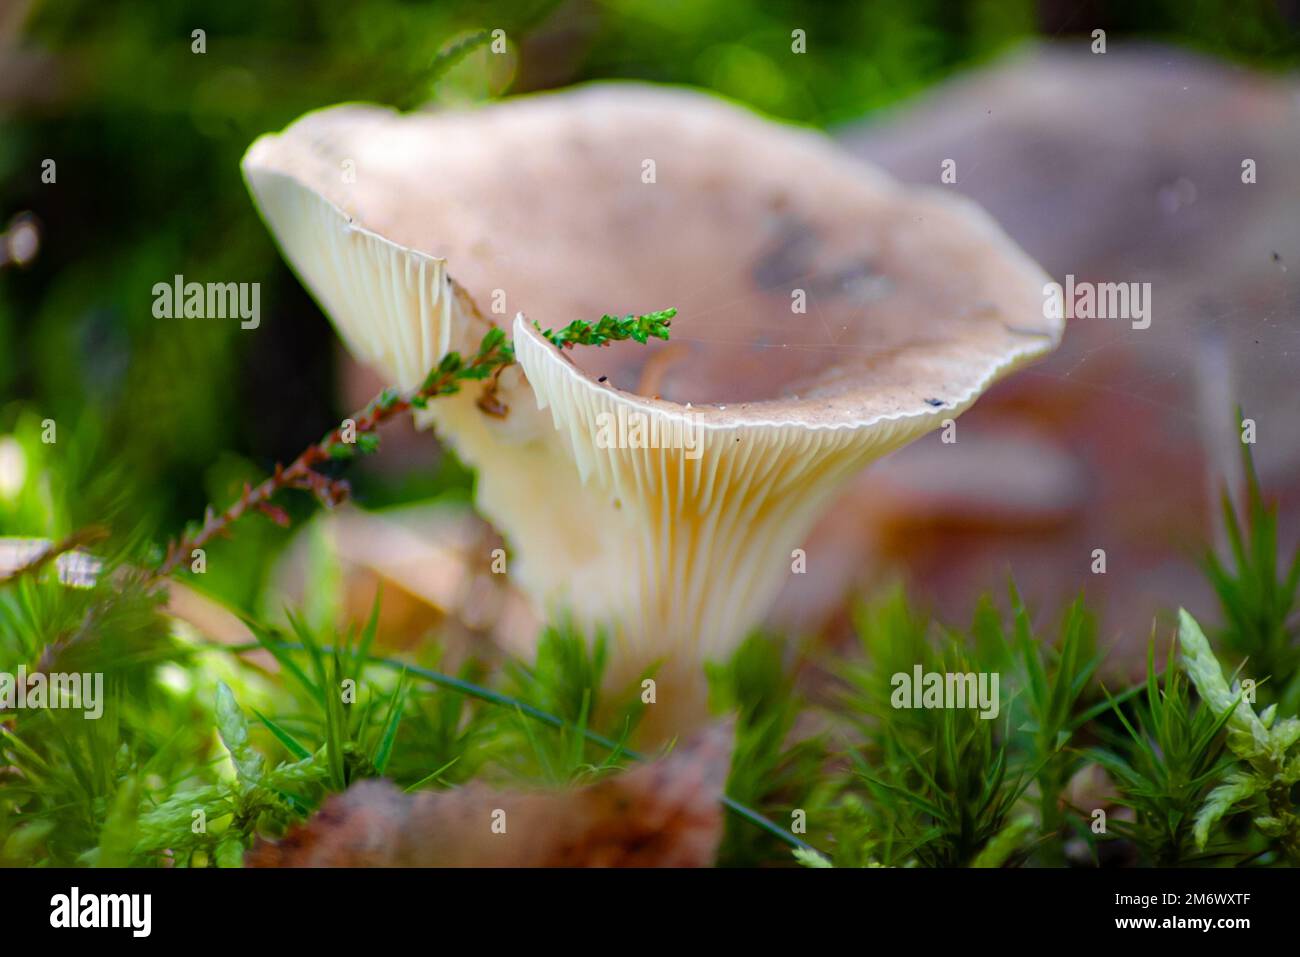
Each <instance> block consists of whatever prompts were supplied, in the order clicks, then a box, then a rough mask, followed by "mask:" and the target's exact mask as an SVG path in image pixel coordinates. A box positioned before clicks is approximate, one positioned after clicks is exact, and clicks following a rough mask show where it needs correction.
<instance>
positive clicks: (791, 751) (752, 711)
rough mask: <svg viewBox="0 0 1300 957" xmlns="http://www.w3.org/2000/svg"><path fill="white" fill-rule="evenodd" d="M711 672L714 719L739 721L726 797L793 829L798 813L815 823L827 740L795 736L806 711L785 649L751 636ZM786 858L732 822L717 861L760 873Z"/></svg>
mask: <svg viewBox="0 0 1300 957" xmlns="http://www.w3.org/2000/svg"><path fill="white" fill-rule="evenodd" d="M708 672H709V683H710V690H711V697H712V699H713V701H712V704H713V709H714V711H715V712H719V713H722V714H734V715H735V716H736V744H735V751H734V753H733V756H732V761H731V774H730V776H729V777H728V779H727V794H729V795H730V796H731V797H732V798H734V799H735V800H737V801H740V802H742V803H744V804H747V805H749V806H750V807H753V808H755V809H757V810H759V811H761V812H762V813H764V814H766V815H768V816H769V817H770V818H772V820H774V821H776V822H777V823H779V824H781V825H783V826H786V827H789V828H791V829H793V828H794V827H795V821H796V818H795V813H796V812H798V811H803V812H804V816H805V818H806V817H807V816H809V815H811V816H812V817H813V818H814V819H815V818H816V817H817V814H816V812H815V811H814V809H813V803H814V790H815V783H816V781H817V778H818V776H819V774H820V771H821V768H822V766H823V764H824V762H825V759H826V754H825V750H826V746H825V741H824V740H823V737H824V736H823V735H820V734H811V733H807V731H806V729H805V731H804V733H799V730H798V729H797V728H796V724H797V723H798V721H799V718H800V716H801V715H804V714H806V713H807V707H808V705H807V702H806V701H805V700H804V697H803V695H801V694H800V693H799V692H798V690H797V689H796V687H795V680H794V676H793V675H792V674H791V669H790V661H789V657H788V655H787V652H786V649H785V645H784V642H782V641H781V640H780V639H779V638H778V637H777V636H775V635H766V634H762V633H757V634H754V635H751V636H750V637H749V638H748V639H746V640H745V641H744V642H743V643H742V644H741V646H740V647H739V648H737V649H736V651H735V652H734V653H733V654H732V656H731V658H730V660H728V661H727V662H724V663H719V664H715V665H711V666H709V667H708ZM805 826H806V825H801V827H805ZM780 852H781V849H780V847H779V845H778V844H777V843H776V841H775V840H774V838H773V837H772V835H771V834H768V833H766V832H764V831H761V830H759V829H757V828H754V827H753V826H751V825H749V824H747V823H746V822H745V821H742V820H740V819H739V818H736V817H732V818H729V819H728V821H727V831H726V835H725V836H724V838H723V844H722V849H721V851H720V852H719V861H720V862H721V863H723V864H725V865H728V866H733V867H742V866H754V865H756V864H759V863H762V862H764V861H770V860H772V859H773V858H774V857H776V856H777V855H778V854H779V853H780Z"/></svg>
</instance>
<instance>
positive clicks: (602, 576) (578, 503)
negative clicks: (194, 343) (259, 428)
mask: <svg viewBox="0 0 1300 957" xmlns="http://www.w3.org/2000/svg"><path fill="white" fill-rule="evenodd" d="M244 169H245V173H246V175H247V178H248V181H249V184H250V188H251V189H252V192H253V194H254V196H255V197H256V199H257V201H258V204H259V206H260V207H261V209H262V211H263V213H264V215H265V216H266V219H267V221H268V223H269V225H270V227H271V229H272V231H273V232H274V233H275V235H276V236H277V238H278V239H279V241H280V243H281V246H282V248H283V249H284V252H285V255H286V257H287V258H288V259H289V261H290V262H291V263H292V264H293V265H294V267H295V268H296V269H297V271H298V272H299V274H300V276H302V278H303V280H304V282H305V283H306V284H307V285H308V287H309V288H310V289H311V290H312V291H313V293H314V294H315V295H316V296H317V298H318V299H319V301H320V302H321V304H322V306H323V307H324V308H325V310H326V312H327V313H329V315H330V317H331V318H332V319H333V321H334V322H335V324H336V325H337V326H338V328H339V330H340V332H341V333H342V335H343V336H344V338H345V339H346V340H347V342H348V343H349V345H350V346H351V348H352V349H353V351H354V352H355V353H356V354H357V355H358V356H359V357H360V358H362V359H363V360H364V361H367V362H369V363H371V364H372V365H374V366H375V367H376V368H377V369H378V370H379V371H380V372H381V374H383V375H385V376H386V377H388V378H389V379H390V380H392V381H394V382H396V383H397V384H400V385H402V386H405V387H411V386H413V385H415V384H416V383H418V382H419V381H420V379H421V378H422V377H423V375H424V373H425V372H426V371H427V369H428V368H429V367H431V366H432V365H433V364H434V362H436V360H437V357H438V353H439V350H444V349H446V348H459V349H467V348H470V347H472V345H473V344H474V343H476V342H477V341H478V338H479V337H481V335H482V333H483V331H484V330H485V329H486V324H485V323H486V321H493V322H498V323H501V324H504V322H505V318H506V315H505V314H506V313H508V314H510V315H516V314H522V315H521V316H519V318H517V319H516V321H515V323H514V326H513V335H514V338H515V346H516V352H517V355H518V359H519V367H520V368H522V371H523V373H524V374H525V375H526V377H527V379H526V381H524V380H523V378H522V377H521V376H520V375H519V371H518V369H514V370H511V371H510V372H509V373H508V374H507V379H506V382H505V383H504V389H505V390H506V392H507V396H508V398H509V401H510V405H511V413H510V415H509V416H508V417H507V419H506V420H505V421H498V420H494V419H490V418H489V417H487V416H485V415H483V414H482V413H480V412H479V411H478V410H477V409H476V408H475V407H474V404H473V401H472V396H458V397H456V398H454V399H452V400H439V402H437V403H435V404H434V408H433V410H432V413H431V417H432V418H433V420H434V422H435V424H436V425H437V426H438V427H439V428H440V430H441V431H443V432H444V434H446V435H448V436H449V437H450V438H451V440H452V441H453V443H454V444H455V445H456V446H457V448H458V450H459V451H460V452H461V454H462V455H463V456H464V457H465V458H466V459H468V460H469V461H470V462H471V464H474V465H476V466H477V467H478V468H479V470H480V480H479V488H478V503H479V506H480V508H481V509H482V510H483V511H484V513H485V514H486V515H487V517H488V518H489V519H490V520H492V521H493V522H494V523H495V524H497V525H498V527H499V528H500V530H501V531H502V532H503V533H504V534H505V535H506V537H507V539H508V541H509V542H510V543H511V545H512V546H513V549H514V556H515V557H514V561H515V564H514V565H513V566H512V568H511V571H512V573H513V574H515V575H517V576H518V577H520V579H521V582H522V584H523V585H524V587H525V588H526V589H527V590H528V591H529V592H530V593H531V594H532V595H533V596H534V597H535V599H536V600H537V601H538V603H539V605H541V606H542V607H543V608H545V609H548V610H558V609H560V608H564V609H566V610H568V611H571V612H573V613H575V614H576V615H577V617H578V619H579V621H580V622H583V623H586V624H589V625H592V626H596V625H601V626H608V627H610V628H611V629H613V631H614V632H615V633H616V634H617V635H618V637H619V639H620V641H621V642H622V645H623V647H624V648H625V650H628V651H634V652H636V653H635V654H634V655H632V656H631V657H632V658H633V659H636V660H644V659H646V658H648V657H656V656H663V655H665V654H668V653H671V652H673V651H674V650H682V651H690V652H692V653H693V656H694V655H703V656H713V655H720V654H723V653H725V652H726V651H727V650H729V649H730V648H731V647H733V646H734V644H735V643H736V642H737V641H738V640H739V639H740V638H741V637H743V635H744V633H745V632H746V631H747V630H748V629H749V628H750V627H752V626H753V625H754V624H755V623H757V622H758V621H759V620H760V619H761V617H762V615H763V613H764V612H765V610H766V608H767V605H768V603H769V601H770V596H771V595H773V594H774V592H775V590H776V587H777V585H778V584H779V583H780V581H781V579H782V578H783V576H784V575H786V574H789V573H790V571H791V569H790V563H791V551H792V549H793V548H795V547H797V546H798V545H799V543H800V540H801V537H802V536H803V535H804V534H805V533H806V532H807V530H808V528H809V526H810V525H811V523H812V522H813V521H814V520H815V519H816V517H817V515H818V514H819V512H820V511H821V510H822V509H823V508H824V507H825V505H826V503H827V501H828V500H829V498H830V497H831V496H832V495H833V493H834V492H835V491H836V489H837V488H838V487H839V486H840V484H841V482H842V481H843V480H844V479H845V478H846V477H847V476H848V475H849V474H851V473H852V472H854V471H856V470H857V469H859V468H861V467H862V466H863V465H865V464H867V463H868V462H870V461H871V460H872V459H874V458H877V457H879V456H880V455H883V454H885V453H886V452H888V451H889V450H891V449H893V448H896V447H898V446H900V445H902V444H905V443H906V442H908V441H910V440H912V439H914V438H916V437H917V436H919V435H921V434H923V433H924V432H926V431H929V430H931V429H934V428H937V427H938V426H939V425H940V424H941V423H942V422H943V421H944V420H945V419H948V418H951V417H954V416H955V415H957V414H958V413H960V412H961V411H962V410H964V409H965V408H966V407H968V406H969V405H970V404H971V403H972V402H973V401H974V400H975V399H976V397H977V396H978V395H979V394H980V393H981V392H982V391H984V390H985V389H986V388H987V387H988V386H989V385H990V384H992V383H993V382H994V381H995V380H996V379H998V378H999V377H1001V376H1003V375H1005V374H1007V373H1008V372H1009V371H1011V370H1012V369H1014V368H1016V367H1017V366H1019V365H1021V364H1023V363H1025V362H1027V361H1029V360H1030V359H1032V358H1034V357H1036V356H1039V355H1042V354H1043V353H1045V352H1048V351H1050V350H1051V349H1052V348H1054V347H1055V345H1056V344H1057V342H1058V341H1059V339H1060V336H1061V334H1062V331H1063V325H1064V323H1063V320H1062V319H1060V318H1059V316H1060V310H1052V309H1049V308H1045V296H1046V295H1048V293H1047V292H1045V290H1046V288H1047V285H1048V283H1049V282H1050V280H1049V278H1048V277H1047V276H1046V274H1044V273H1043V271H1042V270H1041V269H1040V268H1039V267H1038V266H1037V265H1035V264H1034V263H1033V262H1032V261H1031V260H1029V259H1028V258H1027V257H1026V256H1025V254H1024V253H1023V252H1021V251H1020V250H1019V249H1018V248H1017V247H1016V246H1015V245H1014V244H1013V243H1011V241H1010V240H1008V239H1007V237H1006V236H1005V235H1004V234H1003V233H1002V232H1001V231H1000V230H999V229H998V227H997V226H996V225H995V224H994V223H993V222H992V221H991V220H990V219H989V218H988V217H987V216H986V215H985V214H984V213H983V212H982V211H980V210H979V209H978V208H977V207H975V206H974V205H973V204H971V203H969V202H968V201H965V200H963V199H961V198H960V197H959V196H957V195H956V194H955V193H953V192H951V189H950V188H940V187H936V188H934V189H932V190H917V189H904V188H903V187H901V186H899V185H897V184H896V183H894V182H893V181H892V180H890V179H888V178H887V177H885V176H884V175H882V174H881V173H879V172H877V171H875V170H873V169H871V168H869V167H866V166H864V165H863V164H861V163H859V162H857V161H855V160H852V159H850V158H848V157H846V156H845V155H843V154H842V153H840V152H839V151H838V149H837V148H836V147H835V146H834V144H832V143H831V141H829V140H828V139H826V138H825V137H824V136H822V135H820V134H817V133H814V132H810V131H807V130H804V129H800V128H796V127H791V126H787V125H782V124H777V123H773V122H771V121H768V120H764V119H761V118H759V117H758V116H756V115H754V114H752V113H750V112H748V111H746V110H743V109H740V108H738V107H736V106H733V105H730V104H728V103H725V102H723V101H720V100H717V99H715V98H712V97H709V96H705V95H702V94H698V93H691V92H686V91H682V90H677V89H670V88H659V87H648V86H641V85H634V84H602V85H596V86H590V87H585V88H579V89H577V90H573V91H569V92H564V93H558V94H545V95H538V96H531V97H526V98H520V99H514V100H509V101H505V102H502V103H499V104H493V105H490V106H485V107H481V108H479V109H475V110H469V111H460V112H449V113H430V114H410V115H400V114H397V113H394V112H392V111H390V110H387V109H381V108H377V107H369V106H351V105H349V106H341V107H335V108H331V109H327V110H323V111H320V112H317V113H313V114H310V115H308V116H305V117H303V118H302V119H300V120H298V121H297V122H296V123H294V124H292V125H291V126H290V127H289V128H288V129H286V130H285V131H284V132H283V133H280V134H278V135H272V136H265V137H262V138H261V139H259V140H258V141H257V142H256V143H255V144H253V146H252V148H250V150H249V152H248V155H247V156H246V158H245V160H244ZM935 173H936V178H937V177H938V174H939V171H938V170H936V171H935ZM449 275H450V276H453V277H454V278H455V284H453V283H451V282H450V281H449V279H448V276H449ZM457 286H458V287H459V288H461V289H463V290H465V294H463V295H457V293H456V292H455V291H454V290H455V288H456V287H457ZM667 306H674V307H676V308H677V309H678V316H677V318H676V319H675V320H674V322H673V327H672V341H671V342H669V343H660V342H654V341H652V342H651V343H650V344H649V345H646V346H641V345H638V344H635V343H619V344H616V345H615V346H613V347H611V348H604V349H576V350H573V351H571V352H566V353H564V354H561V353H560V352H559V351H558V350H556V349H555V348H554V347H552V346H551V345H550V344H549V343H547V342H546V341H545V340H544V339H542V338H541V337H540V336H539V335H537V334H536V333H535V332H534V331H533V329H532V323H533V322H534V321H535V322H537V323H538V324H539V325H540V326H541V327H543V328H548V327H558V326H562V325H565V324H567V323H569V322H570V321H572V320H573V319H578V318H581V319H595V318H597V317H599V316H600V315H601V314H602V313H620V314H621V313H639V312H646V311H649V310H653V309H660V308H665V307H667ZM494 307H496V308H495V309H494ZM523 316H526V317H527V320H526V321H525V320H524V318H523ZM482 317H492V318H491V319H490V320H485V319H483V318H482ZM534 399H535V401H534ZM538 408H544V410H545V413H544V414H539V412H538ZM628 416H632V419H631V420H629V419H628V418H627V417H628ZM620 417H622V418H621V419H620ZM627 421H635V422H639V423H640V424H641V425H642V426H643V427H646V428H649V429H651V430H653V429H660V430H661V433H660V434H662V435H671V434H676V435H677V436H679V437H685V438H684V439H683V440H681V441H677V442H676V443H671V442H670V443H669V444H670V447H667V448H664V447H650V448H646V447H639V448H638V447H631V448H629V447H619V446H620V445H623V446H626V445H628V444H629V443H628V442H627V441H621V440H623V439H627V438H628V436H629V435H630V433H627V432H626V430H619V429H616V430H615V432H614V433H613V434H614V435H615V437H616V441H615V442H614V443H613V445H614V447H608V446H610V444H611V443H610V442H609V441H608V437H609V435H610V434H611V433H609V430H608V428H607V429H606V431H605V433H602V431H601V429H602V423H604V424H605V425H606V426H609V425H610V424H611V423H619V422H627ZM674 429H675V430H676V431H675V432H674ZM602 435H603V438H602ZM697 439H698V441H696V440H697ZM685 442H690V443H693V444H691V445H689V446H686V445H685V444H684V443H685ZM632 444H635V442H633V443H632ZM674 445H675V447H671V446H674ZM579 486H582V491H580V492H579V491H576V490H577V489H578V488H579ZM815 562H816V556H809V557H808V563H809V566H810V568H815Z"/></svg>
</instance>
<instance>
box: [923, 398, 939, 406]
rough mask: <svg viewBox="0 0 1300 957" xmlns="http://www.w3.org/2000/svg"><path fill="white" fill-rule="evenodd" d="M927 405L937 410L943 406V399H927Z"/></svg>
mask: <svg viewBox="0 0 1300 957" xmlns="http://www.w3.org/2000/svg"><path fill="white" fill-rule="evenodd" d="M925 404H926V405H932V406H934V407H935V408H938V407H939V406H941V405H943V399H926V400H925Z"/></svg>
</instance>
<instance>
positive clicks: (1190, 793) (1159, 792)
mask: <svg viewBox="0 0 1300 957" xmlns="http://www.w3.org/2000/svg"><path fill="white" fill-rule="evenodd" d="M1172 662H1173V658H1172V654H1171V657H1170V666H1169V667H1167V668H1166V669H1165V673H1164V679H1163V682H1162V681H1161V678H1160V674H1159V672H1158V670H1157V668H1156V662H1155V644H1154V642H1153V643H1152V644H1150V645H1148V648H1147V678H1146V682H1145V685H1144V692H1145V694H1144V696H1143V697H1141V698H1135V699H1134V701H1133V703H1132V705H1131V708H1132V713H1133V717H1132V718H1130V717H1129V716H1128V715H1127V714H1126V713H1125V709H1124V708H1123V707H1122V706H1121V704H1120V703H1119V702H1118V701H1115V700H1114V699H1111V706H1112V708H1113V709H1114V714H1115V716H1116V718H1117V719H1118V720H1119V722H1120V723H1121V725H1122V726H1123V733H1122V734H1117V733H1115V732H1114V731H1112V730H1110V729H1109V728H1106V727H1104V726H1101V727H1099V729H1098V730H1099V733H1100V735H1101V736H1102V740H1103V741H1104V742H1105V743H1106V745H1107V747H1105V748H1092V749H1090V750H1089V752H1088V757H1089V758H1091V759H1092V760H1094V761H1096V762H1097V763H1098V764H1099V765H1101V766H1102V767H1103V768H1104V769H1105V770H1106V771H1107V773H1109V774H1110V775H1111V777H1112V778H1114V780H1115V782H1116V785H1117V786H1118V787H1119V791H1120V796H1119V798H1118V801H1119V803H1120V804H1122V805H1124V806H1125V807H1128V808H1131V809H1132V811H1133V814H1134V820H1132V821H1128V820H1125V819H1123V818H1122V817H1120V816H1118V815H1112V816H1111V819H1110V821H1109V826H1110V828H1111V829H1112V830H1113V831H1114V832H1115V833H1116V834H1119V835H1120V836H1121V837H1124V838H1126V839H1127V840H1130V841H1132V842H1133V843H1134V844H1135V845H1137V847H1138V848H1139V849H1140V851H1141V852H1142V855H1143V857H1144V859H1145V861H1146V862H1147V863H1150V864H1154V865H1156V866H1158V867H1179V866H1187V865H1191V864H1196V863H1203V862H1204V861H1205V859H1204V858H1203V856H1202V855H1201V854H1200V852H1199V849H1198V847H1197V846H1196V845H1195V844H1194V842H1193V823H1194V820H1195V818H1196V815H1197V812H1198V810H1199V809H1200V807H1201V805H1202V803H1203V802H1204V800H1205V797H1206V794H1207V792H1208V791H1209V790H1210V788H1211V787H1212V786H1213V785H1214V784H1215V783H1216V782H1217V781H1220V780H1221V779H1222V778H1223V776H1224V774H1225V772H1226V770H1227V766H1228V765H1229V764H1230V763H1231V762H1230V761H1229V760H1228V759H1227V758H1226V757H1225V756H1224V745H1223V735H1222V731H1223V727H1224V725H1225V724H1226V723H1227V720H1228V712H1226V711H1225V712H1223V713H1222V714H1219V715H1216V714H1215V712H1214V711H1213V710H1212V709H1211V708H1209V707H1206V706H1205V704H1203V703H1198V702H1194V701H1193V700H1192V699H1191V695H1190V693H1189V688H1188V682H1187V678H1186V677H1185V676H1184V674H1183V673H1182V672H1181V671H1179V669H1178V668H1177V667H1174V666H1173V664H1172ZM1085 810H1087V809H1085ZM1204 843H1205V842H1204V841H1201V842H1200V845H1201V847H1203V846H1204Z"/></svg>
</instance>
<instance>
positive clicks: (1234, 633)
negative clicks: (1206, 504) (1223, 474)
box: [1204, 445, 1300, 711]
mask: <svg viewBox="0 0 1300 957" xmlns="http://www.w3.org/2000/svg"><path fill="white" fill-rule="evenodd" d="M1242 450H1243V451H1242V460H1243V464H1244V469H1243V471H1244V473H1245V476H1246V500H1245V502H1244V503H1242V510H1243V511H1244V513H1245V520H1244V522H1243V521H1242V519H1240V518H1238V512H1237V508H1236V505H1235V504H1234V503H1233V501H1232V500H1231V498H1230V497H1229V496H1228V495H1227V493H1226V492H1225V493H1224V496H1223V517H1224V524H1225V527H1226V528H1227V532H1228V541H1229V544H1230V549H1231V560H1230V561H1228V560H1225V559H1221V558H1220V557H1219V556H1217V555H1215V554H1213V553H1210V554H1209V555H1207V556H1206V558H1205V562H1204V567H1205V573H1206V576H1207V577H1208V578H1209V579H1210V582H1211V584H1213V585H1214V590H1215V592H1216V593H1217V594H1218V596H1219V603H1220V605H1221V607H1222V609H1223V616H1224V627H1223V628H1222V629H1221V630H1220V631H1219V632H1218V637H1219V640H1220V641H1221V642H1222V643H1223V645H1224V647H1225V649H1226V650H1227V651H1229V652H1230V653H1232V654H1233V655H1234V656H1236V659H1237V660H1238V661H1242V662H1244V667H1247V668H1249V670H1250V672H1251V673H1252V674H1254V675H1255V676H1256V679H1257V681H1258V682H1259V684H1260V687H1261V690H1262V691H1263V693H1264V695H1265V696H1266V697H1267V698H1268V699H1270V700H1273V701H1276V702H1277V703H1278V704H1279V705H1280V706H1281V708H1282V710H1284V711H1296V710H1300V625H1298V624H1297V615H1296V612H1297V609H1298V608H1300V605H1298V604H1297V600H1298V598H1300V545H1297V546H1296V548H1295V551H1294V552H1293V554H1292V558H1291V562H1290V565H1289V567H1285V566H1280V565H1279V563H1278V538H1277V506H1276V505H1268V504H1266V503H1265V502H1264V498H1263V495H1262V494H1261V493H1260V488H1259V478H1258V477H1257V476H1256V474H1255V463H1254V460H1253V459H1252V458H1251V455H1250V446H1249V445H1243V446H1242ZM1266 682H1267V683H1266Z"/></svg>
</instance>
